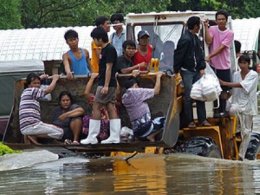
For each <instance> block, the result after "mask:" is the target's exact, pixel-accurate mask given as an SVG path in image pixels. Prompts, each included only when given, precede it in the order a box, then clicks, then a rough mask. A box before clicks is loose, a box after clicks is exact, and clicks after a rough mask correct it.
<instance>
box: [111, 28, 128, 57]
mask: <svg viewBox="0 0 260 195" xmlns="http://www.w3.org/2000/svg"><path fill="white" fill-rule="evenodd" d="M110 39H111V44H112V45H113V46H114V47H115V49H116V52H117V56H121V55H123V43H124V41H125V39H126V33H125V30H123V31H122V32H121V34H120V35H119V36H118V35H117V34H116V32H114V33H113V34H111V37H110Z"/></svg>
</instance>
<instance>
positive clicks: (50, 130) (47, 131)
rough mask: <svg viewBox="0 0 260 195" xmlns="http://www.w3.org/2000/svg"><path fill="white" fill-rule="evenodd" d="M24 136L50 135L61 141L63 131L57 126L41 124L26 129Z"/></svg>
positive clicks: (23, 132)
mask: <svg viewBox="0 0 260 195" xmlns="http://www.w3.org/2000/svg"><path fill="white" fill-rule="evenodd" d="M21 133H22V134H23V135H35V136H37V135H48V136H49V137H51V138H54V139H61V138H62V136H63V129H62V128H59V127H57V126H55V125H51V124H47V123H44V122H39V123H37V124H36V125H32V126H29V127H27V128H25V129H24V130H23V131H22V132H21Z"/></svg>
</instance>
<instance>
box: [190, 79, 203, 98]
mask: <svg viewBox="0 0 260 195" xmlns="http://www.w3.org/2000/svg"><path fill="white" fill-rule="evenodd" d="M190 97H191V98H192V99H194V100H199V101H206V99H205V98H204V97H203V95H202V85H201V79H199V80H198V81H196V82H195V83H193V85H192V88H191V92H190Z"/></svg>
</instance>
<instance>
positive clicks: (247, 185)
mask: <svg viewBox="0 0 260 195" xmlns="http://www.w3.org/2000/svg"><path fill="white" fill-rule="evenodd" d="M259 127H260V117H259V116H258V117H256V119H255V120H254V130H255V131H259ZM46 158H47V157H46ZM24 160H25V159H22V158H21V159H20V160H19V159H18V160H17V159H16V161H17V162H14V164H19V163H18V161H19V162H23V161H24ZM27 161H28V159H27ZM31 164H33V163H31ZM2 166H3V165H2ZM0 167H1V165H0ZM0 174H1V177H0V194H1V195H2V194H3V195H5V194H7V195H10V194H19V195H22V194H24V195H35V194H37V195H38V194H124V195H125V194H187V195H188V194H258V193H260V161H243V162H242V161H232V160H223V159H213V158H204V157H199V156H193V155H185V154H170V155H148V154H147V155H144V154H138V155H136V156H135V157H133V158H131V159H130V160H129V161H128V162H127V161H125V160H124V158H123V157H121V158H100V159H85V158H81V157H69V158H61V159H59V160H54V161H52V162H46V163H42V164H36V165H33V166H29V167H26V168H20V169H15V170H9V171H1V173H0Z"/></svg>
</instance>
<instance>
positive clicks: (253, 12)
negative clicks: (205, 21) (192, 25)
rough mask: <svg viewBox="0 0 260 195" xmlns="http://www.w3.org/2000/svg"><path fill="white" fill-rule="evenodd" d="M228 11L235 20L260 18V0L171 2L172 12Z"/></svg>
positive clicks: (188, 0) (170, 8)
mask: <svg viewBox="0 0 260 195" xmlns="http://www.w3.org/2000/svg"><path fill="white" fill-rule="evenodd" d="M219 9H225V10H227V11H228V12H229V13H230V15H231V16H232V17H233V18H250V17H259V16H260V0H250V1H248V0H177V1H176V0H171V5H170V6H169V7H168V10H172V11H185V10H194V11H199V10H200V11H216V10H219Z"/></svg>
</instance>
